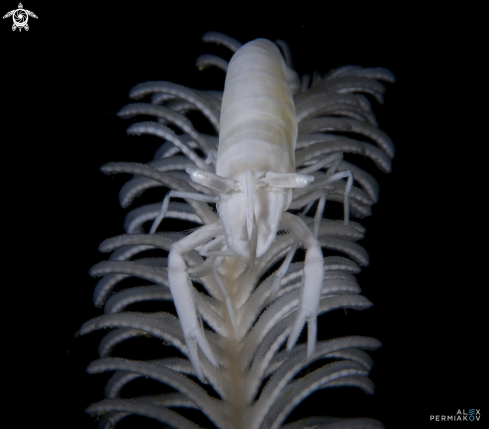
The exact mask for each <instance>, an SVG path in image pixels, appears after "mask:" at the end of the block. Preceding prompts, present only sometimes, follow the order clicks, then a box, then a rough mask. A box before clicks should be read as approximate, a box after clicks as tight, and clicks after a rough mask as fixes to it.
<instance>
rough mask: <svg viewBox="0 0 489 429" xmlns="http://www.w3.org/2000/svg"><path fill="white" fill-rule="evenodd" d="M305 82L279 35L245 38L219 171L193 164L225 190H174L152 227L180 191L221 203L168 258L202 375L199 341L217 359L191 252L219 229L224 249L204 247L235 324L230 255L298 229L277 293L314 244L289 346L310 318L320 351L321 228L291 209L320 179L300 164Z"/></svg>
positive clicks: (206, 181) (261, 248)
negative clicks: (224, 277) (228, 281)
mask: <svg viewBox="0 0 489 429" xmlns="http://www.w3.org/2000/svg"><path fill="white" fill-rule="evenodd" d="M299 86H300V83H299V78H298V76H297V74H296V73H295V72H294V71H293V70H291V69H290V68H288V67H287V65H286V64H285V62H284V59H283V58H282V55H281V53H280V51H279V49H278V48H277V46H276V45H275V44H274V43H272V42H270V41H269V40H265V39H257V40H254V41H252V42H249V43H247V44H246V45H244V46H242V47H241V48H240V49H239V50H238V51H237V52H236V53H235V55H234V56H233V58H232V59H231V61H230V63H229V68H228V72H227V75H226V82H225V89H224V95H223V100H222V107H221V119H220V133H219V148H218V154H217V165H216V174H213V173H211V172H209V171H205V170H202V169H200V168H187V170H186V171H187V173H188V174H189V175H190V177H191V179H192V180H193V181H194V182H196V183H199V184H201V185H204V186H207V187H208V188H210V189H212V190H214V191H216V192H217V195H218V196H216V197H211V196H208V195H202V194H191V193H187V192H177V191H171V192H170V193H169V194H167V196H166V197H165V200H164V202H163V207H162V211H161V213H160V215H159V216H158V217H157V219H156V220H155V222H154V224H153V227H152V229H151V232H154V231H155V230H156V228H157V226H158V224H159V223H160V222H161V220H162V219H163V217H164V215H165V213H166V211H167V207H168V201H169V198H170V197H172V196H173V197H178V198H192V199H196V200H200V201H206V202H215V203H217V208H218V212H219V217H220V221H219V222H217V223H216V224H211V225H207V226H204V227H202V228H200V229H199V230H197V231H196V232H195V233H193V234H191V235H189V236H187V237H186V238H184V239H183V240H180V241H179V242H177V243H175V244H174V245H173V246H172V248H171V252H170V256H169V261H168V273H169V284H170V289H171V293H172V295H173V297H174V301H175V306H176V309H177V312H178V317H179V319H180V321H181V325H182V329H183V332H184V336H185V339H186V342H187V345H188V347H189V353H190V357H191V360H192V362H193V364H194V366H195V368H196V371H197V374H198V375H199V378H201V379H203V376H202V372H201V369H200V364H199V360H198V353H197V344H199V346H200V347H201V349H202V351H203V353H204V355H205V356H206V357H207V358H208V359H209V361H210V362H211V363H212V364H213V365H214V366H216V365H217V362H216V359H215V358H214V355H213V353H212V350H211V347H210V345H209V343H208V342H207V339H206V337H205V334H204V331H203V327H202V324H201V322H200V318H199V315H198V312H197V307H196V305H195V302H194V298H193V293H192V284H191V281H190V278H189V276H188V273H187V268H186V265H185V262H184V260H183V255H184V254H185V253H186V252H188V251H190V250H192V249H195V248H196V247H198V246H200V245H202V244H205V243H206V241H208V240H209V239H210V238H212V237H215V236H217V235H221V236H222V235H224V237H225V242H226V246H224V248H223V249H222V250H221V251H220V252H207V253H206V254H205V255H204V253H202V254H203V255H204V256H207V255H209V254H210V253H212V256H218V258H217V259H216V262H215V266H214V273H215V276H216V280H217V283H218V284H219V286H220V288H221V291H222V293H223V296H224V299H225V302H226V307H227V309H228V312H229V316H230V319H231V321H232V324H233V327H234V329H235V330H236V321H235V318H234V314H233V307H232V305H231V301H230V298H229V294H228V291H227V290H226V288H225V286H224V285H223V283H222V281H221V280H220V277H219V273H218V271H217V266H218V265H219V264H220V262H221V261H222V256H236V255H239V256H241V257H243V258H246V259H247V260H252V261H253V260H254V259H255V258H259V257H260V256H262V255H263V254H264V253H265V252H266V251H267V250H268V249H269V247H270V245H271V244H272V242H273V241H274V240H275V237H276V235H277V231H278V229H279V227H282V228H283V229H286V230H288V231H289V232H290V233H291V234H293V235H294V236H295V238H296V239H295V244H294V245H293V246H292V249H291V251H290V252H289V257H287V258H286V260H285V262H284V263H283V265H282V267H281V269H280V270H279V271H278V273H277V274H276V280H275V283H274V286H273V288H272V292H271V295H272V297H273V295H274V294H276V292H277V291H278V288H279V286H280V279H281V276H283V274H284V273H285V271H286V269H287V268H288V265H289V264H290V261H291V258H292V256H293V253H294V252H295V250H296V248H297V245H298V244H299V242H300V243H302V245H303V246H304V248H305V249H306V258H305V265H304V275H303V286H302V291H301V296H300V302H299V307H298V310H297V315H296V317H295V321H294V323H293V325H292V327H291V330H290V334H289V339H288V343H287V349H288V350H290V349H291V348H292V347H293V346H294V344H295V343H296V341H297V339H298V337H299V335H300V332H301V331H302V328H303V326H304V324H305V323H306V322H307V323H308V348H307V355H308V357H310V356H311V355H312V353H313V352H314V349H315V343H316V317H317V311H318V305H319V301H320V294H321V287H322V283H323V277H324V266H323V254H322V251H321V247H320V244H319V242H318V241H317V228H316V229H315V234H313V233H312V232H311V231H310V229H309V227H308V226H307V225H306V224H305V223H304V222H303V220H302V219H301V218H300V217H298V216H295V215H292V214H290V213H284V212H285V211H286V210H287V209H288V208H289V206H290V203H291V200H292V189H293V188H300V187H304V186H307V185H308V184H309V183H311V182H312V181H313V180H314V177H313V176H310V175H306V174H298V173H296V172H295V155H294V152H295V145H296V139H297V120H296V113H295V106H294V100H293V92H297V91H298V90H299ZM318 168H320V167H318ZM309 171H313V169H308V172H309ZM348 174H349V175H350V176H351V173H350V172H347V173H345V172H341V173H337V174H333V175H332V176H331V180H330V181H334V180H338V179H339V178H343V177H346V176H347V175H348ZM349 186H350V187H351V180H350V181H349ZM348 191H349V189H348ZM316 198H318V196H315V197H314V199H316ZM323 208H324V198H321V201H320V204H319V207H318V212H317V215H316V223H317V222H318V219H317V216H318V214H319V215H320V216H322V210H323ZM345 220H347V219H346V218H345Z"/></svg>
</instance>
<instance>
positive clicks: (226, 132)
mask: <svg viewBox="0 0 489 429" xmlns="http://www.w3.org/2000/svg"><path fill="white" fill-rule="evenodd" d="M298 82H299V78H298V76H297V74H296V73H295V72H294V71H292V70H290V69H289V68H288V67H287V66H286V64H285V62H284V60H283V58H282V55H281V53H280V51H279V50H278V48H277V46H276V45H275V44H274V43H272V42H270V41H269V40H266V39H257V40H254V41H252V42H249V43H247V44H246V45H244V46H243V47H241V48H240V49H239V50H238V51H237V52H236V53H235V55H234V56H233V58H232V59H231V62H230V63H229V68H228V73H227V76H226V82H225V89H224V96H223V100H222V107H221V123H220V126H221V130H220V134H219V150H218V155H217V167H216V173H217V175H218V176H221V177H227V178H232V179H234V180H235V181H237V182H238V183H239V185H240V186H239V188H240V189H239V192H235V193H230V194H228V196H227V198H223V199H222V201H221V202H220V203H219V204H218V210H219V214H220V218H221V221H222V224H223V228H224V232H225V236H226V239H227V240H226V241H227V245H228V247H229V248H230V249H231V250H233V251H234V252H235V253H237V254H238V255H240V256H242V257H245V258H250V257H252V256H254V255H250V248H249V243H250V241H251V236H252V231H253V225H256V228H257V229H258V231H257V244H256V256H257V257H260V256H262V255H263V254H264V253H265V252H266V251H267V250H268V248H269V247H270V244H271V243H272V241H273V240H274V239H275V236H276V233H277V229H278V226H279V224H280V218H281V215H282V212H284V211H285V210H287V209H288V207H289V205H290V201H291V189H290V188H291V187H296V185H295V182H294V180H295V178H296V175H295V174H293V177H292V182H294V183H292V185H293V186H291V187H287V186H285V185H286V184H285V182H284V181H283V180H286V177H285V176H284V177H283V178H282V181H280V180H279V181H278V183H276V185H279V186H272V183H271V182H270V181H267V180H265V181H264V180H262V179H264V178H265V175H266V174H267V173H268V172H274V173H289V174H292V173H295V160H294V151H295V144H296V140H297V121H296V114H295V106H294V99H293V95H292V90H291V87H292V89H295V88H298ZM289 179H290V177H289ZM237 225H238V227H237Z"/></svg>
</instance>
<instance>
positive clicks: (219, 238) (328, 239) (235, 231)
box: [103, 33, 394, 381]
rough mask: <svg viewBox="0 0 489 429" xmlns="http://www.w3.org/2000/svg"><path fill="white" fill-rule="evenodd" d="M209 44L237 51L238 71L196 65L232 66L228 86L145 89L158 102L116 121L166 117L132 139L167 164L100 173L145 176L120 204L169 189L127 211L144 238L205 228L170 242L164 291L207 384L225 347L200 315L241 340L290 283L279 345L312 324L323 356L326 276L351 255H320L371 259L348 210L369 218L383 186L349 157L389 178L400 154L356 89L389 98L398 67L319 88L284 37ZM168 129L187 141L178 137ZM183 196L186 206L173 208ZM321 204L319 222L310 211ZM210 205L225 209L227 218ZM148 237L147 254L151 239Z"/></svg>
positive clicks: (328, 79) (338, 74) (353, 69)
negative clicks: (154, 147)
mask: <svg viewBox="0 0 489 429" xmlns="http://www.w3.org/2000/svg"><path fill="white" fill-rule="evenodd" d="M204 40H205V41H212V42H218V43H221V44H224V45H226V46H227V47H229V48H230V49H231V50H233V51H235V53H234V55H233V57H232V59H231V61H230V62H229V64H227V63H226V62H225V61H224V60H222V59H220V58H217V57H212V56H204V57H202V58H199V60H198V65H199V66H200V68H205V67H207V66H209V65H213V66H218V67H220V68H222V69H224V70H226V71H227V74H226V80H225V87H224V92H223V93H219V92H217V91H209V92H205V91H197V90H189V89H187V88H184V87H182V86H179V85H176V84H171V83H168V82H147V83H144V84H140V85H137V86H136V87H134V88H133V89H132V91H131V94H130V95H131V97H132V98H136V99H137V98H141V97H143V96H145V95H147V94H150V93H152V94H153V99H152V104H142V103H138V104H131V105H129V106H126V107H125V108H123V109H122V110H121V112H120V113H119V115H120V116H122V117H130V116H134V115H137V114H146V115H148V114H151V115H154V116H156V117H158V120H159V123H155V122H151V123H149V122H146V123H137V124H134V125H132V126H131V127H130V128H129V130H128V132H129V133H132V134H142V133H146V134H153V135H157V136H159V137H162V138H164V139H165V140H166V142H165V143H164V144H163V146H162V147H161V148H160V150H159V151H158V155H157V156H156V158H157V159H155V160H154V161H152V162H151V163H149V164H148V165H147V166H144V168H143V166H141V165H137V164H122V163H121V164H107V165H106V166H104V167H103V171H104V172H105V173H107V174H109V173H116V172H128V173H133V174H135V175H136V176H135V177H134V178H133V179H132V180H131V181H130V182H128V183H129V184H128V185H127V186H126V188H125V190H124V189H123V190H122V191H121V202H122V203H123V205H128V204H129V203H130V202H131V201H132V199H133V198H134V197H135V196H136V195H138V194H140V193H141V192H143V191H144V190H145V189H147V188H150V187H155V186H161V185H163V186H167V187H169V188H170V189H171V191H170V192H169V193H168V194H167V195H166V196H165V198H164V200H163V204H162V205H160V206H158V207H156V206H155V205H151V206H146V207H145V208H142V209H138V211H137V212H135V213H133V214H131V213H130V214H129V218H130V219H129V220H128V221H127V227H126V229H127V231H128V232H129V233H140V232H142V226H141V225H142V224H143V223H144V222H146V221H148V220H153V224H152V227H151V230H150V234H149V235H146V236H148V237H149V236H150V235H154V236H155V237H156V238H157V237H163V233H162V232H158V227H159V225H160V224H161V222H162V220H163V219H164V218H166V217H174V218H178V219H186V220H192V221H194V222H197V223H200V224H203V226H201V227H199V228H198V229H196V230H195V231H194V232H192V233H191V234H190V235H187V236H185V237H183V238H180V239H178V240H176V239H175V238H172V239H171V240H170V242H171V244H165V245H164V246H163V245H161V246H162V247H165V246H166V247H167V248H168V247H169V249H170V252H169V255H168V262H167V273H168V279H167V284H166V286H169V289H170V292H171V296H172V298H173V301H174V303H175V307H176V311H177V313H178V318H179V321H180V324H181V328H182V331H183V338H184V343H185V346H182V347H183V348H182V350H184V352H185V354H187V355H188V356H189V358H190V359H191V361H192V364H193V366H194V369H195V373H196V375H197V376H198V377H199V378H200V379H201V380H202V381H203V380H204V372H205V373H206V376H207V377H209V376H211V375H210V374H211V373H212V369H211V366H214V367H217V366H219V365H220V364H221V363H222V362H221V359H220V353H219V348H220V344H219V342H216V341H215V339H214V337H213V335H212V334H211V333H210V332H209V331H207V330H205V329H204V327H203V323H202V318H203V319H204V320H205V321H206V323H207V324H208V325H209V326H211V327H212V328H213V329H214V330H216V332H219V333H221V334H222V335H223V336H224V337H226V338H228V339H234V340H236V341H241V340H243V338H244V337H245V336H246V335H247V334H248V333H249V330H250V329H251V328H252V325H253V324H254V323H255V321H256V319H257V317H258V316H259V315H260V312H261V310H262V309H264V308H266V306H267V305H270V306H271V305H275V304H273V303H274V302H278V301H277V300H279V298H280V297H282V299H283V301H284V302H285V294H286V292H285V291H283V290H282V289H283V285H285V284H290V278H293V277H294V276H299V278H300V285H299V289H298V290H300V292H299V294H298V295H294V296H295V298H294V299H295V301H294V303H295V305H288V306H286V305H285V304H284V310H283V311H282V312H281V313H280V312H278V313H277V314H280V316H279V317H280V318H282V319H285V318H287V323H286V326H285V328H284V329H285V330H284V334H283V337H281V338H282V342H283V341H285V340H286V339H287V337H288V339H287V350H288V351H290V350H291V349H292V348H293V347H294V346H295V344H296V342H297V340H298V338H299V335H300V333H301V331H302V329H303V327H304V326H305V325H306V324H307V326H308V336H307V338H308V340H307V348H306V354H305V358H306V359H309V358H311V356H313V354H314V352H315V348H316V331H317V327H316V323H317V322H316V318H317V315H318V311H320V308H319V307H320V303H321V299H322V298H321V297H322V294H323V295H324V291H323V292H322V290H323V287H324V284H325V282H326V280H325V271H326V272H327V271H328V270H339V269H340V268H338V266H339V265H341V264H344V263H345V262H344V261H345V259H344V258H341V257H329V258H328V257H326V258H325V257H324V256H323V252H322V249H321V248H322V247H324V248H329V249H333V250H336V251H340V252H343V253H345V254H347V255H348V256H350V257H351V259H353V260H354V262H351V261H349V262H351V264H352V265H350V267H352V266H353V267H354V266H356V267H358V265H357V264H359V265H366V264H368V256H367V255H366V252H365V251H364V250H363V248H362V247H361V246H359V245H358V244H356V243H354V241H355V240H358V239H359V238H361V237H362V235H363V228H362V227H361V226H360V225H359V224H357V223H356V222H353V221H350V215H352V216H355V217H364V216H367V215H369V214H370V206H371V205H372V204H373V203H374V202H376V201H377V198H378V185H377V182H376V181H375V179H374V178H373V177H372V176H371V175H370V174H368V173H366V172H365V171H364V170H362V169H360V168H358V167H356V166H355V165H353V164H351V163H349V162H347V161H345V160H344V159H343V155H344V154H345V153H351V154H358V155H362V156H366V157H368V158H370V159H371V160H372V161H373V162H374V163H375V164H376V165H377V166H378V167H379V168H380V169H381V170H382V171H384V172H388V171H389V170H390V159H391V158H392V157H393V155H394V148H393V145H392V142H391V141H390V139H389V138H388V137H387V136H386V135H385V133H383V132H381V131H380V130H378V129H377V128H376V125H377V123H376V120H375V117H374V115H373V113H372V111H371V107H370V103H369V101H368V99H367V98H366V97H364V96H363V95H360V94H357V93H358V92H366V93H368V94H370V95H372V96H373V97H375V98H376V99H378V100H379V101H380V102H382V95H383V91H384V89H385V88H384V87H383V85H382V84H380V83H379V82H378V80H385V81H388V82H392V81H393V80H394V77H393V75H392V73H390V72H389V71H388V70H386V69H381V68H370V69H363V68H361V67H357V66H346V67H342V68H339V69H336V70H333V71H332V72H330V73H329V74H327V75H325V76H324V77H321V76H320V75H319V74H317V73H315V74H314V75H313V78H312V82H311V79H310V77H309V76H308V75H304V76H303V77H302V79H300V78H299V76H298V75H297V73H296V72H295V71H294V70H293V69H292V63H291V60H290V53H289V51H288V47H287V45H286V44H285V43H283V42H281V41H277V44H278V45H279V46H280V48H281V49H282V52H283V56H282V53H281V51H280V50H279V48H278V47H277V45H276V44H275V43H272V42H271V41H269V40H265V39H257V40H254V41H252V42H249V43H247V44H245V45H243V46H240V44H239V43H238V42H236V41H235V40H233V39H230V38H227V37H225V36H223V35H220V34H218V33H208V34H206V35H205V36H204ZM284 58H285V59H284ZM163 103H164V104H163ZM159 104H161V105H159ZM188 110H199V111H200V112H201V113H202V114H203V115H204V116H205V117H206V118H207V119H208V120H209V122H210V123H211V124H212V125H213V126H214V128H215V129H216V131H218V133H219V139H218V143H217V142H216V139H215V138H213V137H211V136H207V135H204V134H202V133H199V132H198V131H196V130H195V129H194V127H193V125H192V123H191V122H190V121H189V120H188V119H187V118H186V117H185V115H184V114H185V112H186V111H188ZM168 123H170V124H173V125H174V126H176V127H177V128H179V129H181V130H182V134H176V133H174V132H173V131H172V130H170V128H168V127H167V126H166V125H167V124H168ZM335 133H337V134H335ZM338 133H340V134H338ZM346 133H351V134H360V135H362V137H363V140H366V139H370V140H372V141H373V142H374V143H375V144H372V143H367V142H366V141H360V140H356V139H354V138H352V137H345V134H346ZM216 143H217V144H216ZM197 149H198V150H197ZM201 154H203V156H202V155H201ZM182 155H183V156H182ZM184 172H185V173H184ZM354 181H355V184H354ZM177 198H178V199H183V200H185V201H186V203H185V204H184V203H179V202H175V201H171V200H172V199H177ZM327 200H328V201H337V202H339V203H342V204H343V211H344V213H343V217H344V218H343V220H342V221H331V220H330V221H328V220H327V219H323V211H324V209H325V205H326V201H327ZM316 202H317V208H316V210H315V213H314V214H313V216H312V217H311V216H309V215H308V213H309V211H310V210H311V209H312V207H313V206H314V204H315V203H316ZM208 203H215V204H216V207H217V214H218V217H216V214H215V213H214V212H213V211H212V210H211V209H210V208H209V206H208ZM289 209H294V210H297V211H298V214H292V213H289V212H287V210H289ZM282 232H283V233H282ZM139 237H141V236H140V235H139ZM156 238H155V239H156ZM145 240H146V241H144V240H142V241H140V243H142V244H141V246H143V247H144V246H146V247H145V248H147V247H148V246H151V245H155V244H154V243H153V242H151V243H153V244H151V243H150V242H149V241H147V239H145ZM144 243H146V244H144ZM166 243H168V241H167V242H166ZM126 245H127V244H126ZM170 246H171V247H170ZM298 247H303V248H304V249H305V260H304V262H303V265H300V267H301V269H299V270H298V269H297V267H298V266H299V265H297V263H296V264H294V263H292V259H293V256H294V254H295V251H296V249H297V248H298ZM199 254H200V256H199ZM204 258H205V259H204ZM331 258H333V259H331ZM334 258H336V259H334ZM281 259H283V262H282V264H281V266H280V268H279V269H278V270H277V271H276V272H275V273H273V274H272V275H271V276H270V278H269V279H268V280H267V282H265V283H266V285H264V286H263V291H264V293H263V294H262V296H261V297H260V298H256V297H254V298H253V297H252V292H253V288H255V287H256V285H257V284H258V280H259V278H260V276H261V275H263V272H262V271H260V270H261V269H262V268H263V267H264V266H270V264H271V263H272V262H278V261H280V260H281ZM335 267H336V268H335ZM354 269H355V268H352V270H354ZM197 278H198V279H199V281H200V283H201V284H203V286H204V287H205V288H206V290H207V291H208V293H209V295H210V297H209V296H206V298H205V299H204V298H203V297H202V296H201V294H200V293H198V292H197V291H196V290H195V288H194V286H193V284H192V280H194V281H196V280H197ZM288 278H289V280H288ZM165 282H166V279H164V280H162V283H163V284H165ZM287 282H288V283H287ZM260 287H262V286H260ZM212 298H215V299H216V302H217V301H219V302H220V303H222V306H219V305H217V304H216V303H215V302H214V301H212ZM252 299H255V300H257V301H255V302H254V304H253V305H255V307H256V309H257V310H256V311H255V313H254V316H253V317H254V318H253V317H251V316H250V314H251V313H253V309H251V308H250V307H251V304H250V306H249V307H246V304H247V303H249V302H250V301H251V300H252ZM290 299H292V298H290ZM291 302H292V301H291ZM258 304H260V305H258ZM277 305H278V304H277ZM321 311H322V310H321ZM257 329H258V328H257ZM264 329H265V328H264ZM206 332H207V333H206ZM264 332H266V329H265V331H264ZM256 335H259V334H255V336H256ZM263 335H265V334H263ZM250 341H251V340H250ZM185 347H186V349H185ZM199 349H200V351H199ZM200 352H201V354H200V356H199V353H200ZM204 356H205V358H204ZM209 364H210V365H211V366H210V365H209ZM203 370H204V371H203Z"/></svg>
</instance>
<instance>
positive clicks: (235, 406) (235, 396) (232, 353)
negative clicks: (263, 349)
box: [219, 257, 250, 429]
mask: <svg viewBox="0 0 489 429" xmlns="http://www.w3.org/2000/svg"><path fill="white" fill-rule="evenodd" d="M246 267H247V268H248V269H249V268H250V267H249V262H247V261H245V260H244V259H243V258H236V257H233V258H224V260H223V261H222V263H221V265H220V267H219V274H220V276H221V279H222V282H223V284H224V286H225V288H226V290H227V291H228V293H229V297H230V300H231V304H232V308H233V312H234V315H235V317H236V315H238V305H237V301H238V296H237V293H238V291H239V290H240V286H241V285H240V283H241V281H242V280H243V277H242V276H241V274H243V270H244V269H245V268H246ZM240 280H241V281H240ZM221 312H222V314H223V315H224V317H223V319H224V320H225V323H226V331H227V332H228V337H227V338H223V339H222V342H221V347H222V352H223V368H222V372H223V375H224V377H225V378H226V380H227V382H228V386H229V390H228V397H227V399H226V401H225V403H226V407H227V410H226V414H227V417H228V420H229V423H230V426H229V427H230V429H231V428H232V429H250V418H249V416H248V418H247V412H246V411H247V410H249V406H250V403H249V400H247V395H246V392H245V390H246V386H247V375H249V374H248V373H249V371H247V370H246V368H244V366H243V359H242V354H243V351H242V350H241V349H242V340H243V337H242V335H241V334H240V333H241V332H243V331H245V332H246V330H244V329H243V326H242V324H243V323H244V322H243V321H242V319H241V318H238V317H236V319H235V322H236V328H237V329H235V327H234V326H233V323H232V322H231V317H230V316H229V313H228V311H227V308H226V305H225V303H224V302H223V303H222V304H221Z"/></svg>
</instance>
